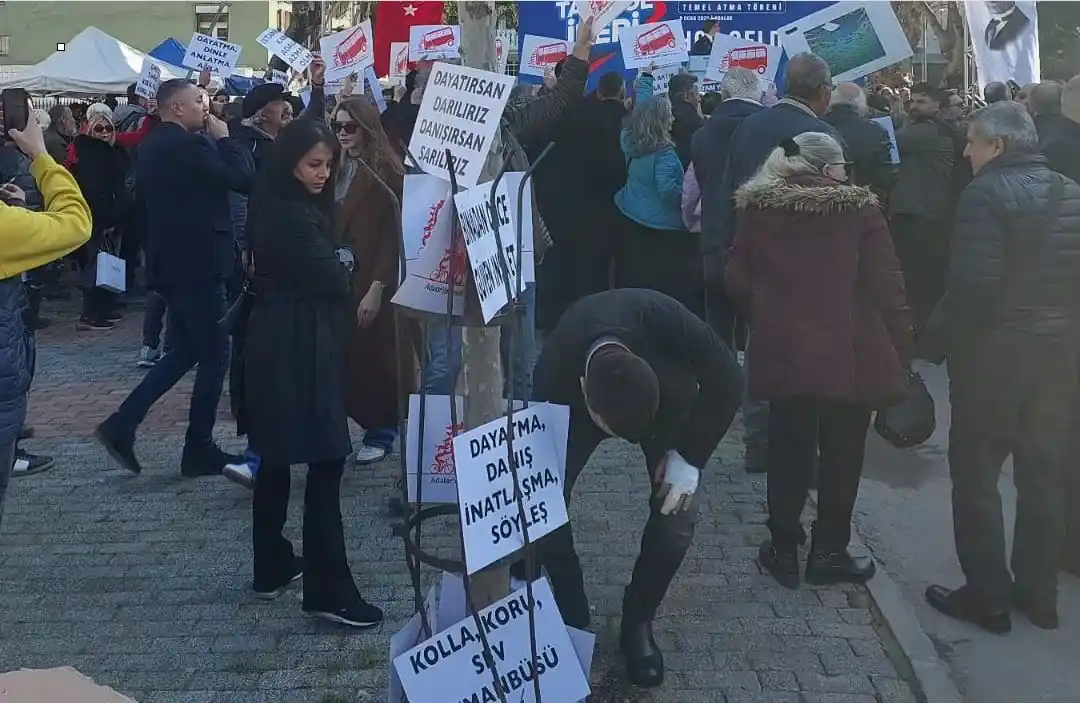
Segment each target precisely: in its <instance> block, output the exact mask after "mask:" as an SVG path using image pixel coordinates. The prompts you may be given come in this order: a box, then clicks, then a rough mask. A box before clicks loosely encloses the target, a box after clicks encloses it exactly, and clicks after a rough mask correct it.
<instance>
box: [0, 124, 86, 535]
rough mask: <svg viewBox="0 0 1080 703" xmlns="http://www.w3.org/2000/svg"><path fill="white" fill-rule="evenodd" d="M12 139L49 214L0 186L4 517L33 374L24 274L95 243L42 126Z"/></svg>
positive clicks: (0, 498)
mask: <svg viewBox="0 0 1080 703" xmlns="http://www.w3.org/2000/svg"><path fill="white" fill-rule="evenodd" d="M2 136H3V134H2V133H0V137H2ZM7 136H8V137H9V138H10V139H11V140H12V141H14V142H15V144H16V145H17V146H18V147H19V149H21V150H22V151H23V153H25V154H26V155H27V156H28V157H30V159H31V165H30V173H31V175H33V177H34V181H36V182H37V185H38V189H39V190H40V191H41V195H42V199H43V201H44V211H43V212H31V211H29V210H27V209H25V208H23V207H20V205H21V204H22V203H23V202H24V201H25V197H26V195H25V193H23V191H22V189H20V188H19V187H18V186H16V185H14V184H12V183H4V184H2V185H0V518H2V517H3V510H4V494H5V493H7V484H8V481H9V480H10V478H11V469H12V466H13V464H14V455H15V442H16V440H18V438H19V430H20V429H21V428H22V424H23V420H24V419H25V416H26V393H27V391H28V390H29V389H30V379H31V377H32V376H33V371H34V340H33V337H32V336H31V335H30V333H29V332H27V330H26V328H25V327H24V326H23V318H22V312H23V308H24V307H25V305H26V300H25V297H24V295H23V284H22V274H23V273H24V272H26V271H29V270H30V269H33V268H37V267H38V266H42V265H44V264H47V263H49V262H50V261H54V260H56V259H59V258H60V257H61V256H64V255H65V254H69V253H70V252H72V251H74V250H75V249H77V248H78V247H80V246H82V245H83V244H84V243H85V242H86V240H88V239H89V238H90V207H89V206H88V205H87V204H86V200H85V199H83V196H82V193H80V192H79V187H78V186H77V185H76V184H75V179H74V178H73V177H72V176H71V174H70V173H68V171H67V169H65V168H64V167H63V166H60V165H58V164H57V163H56V162H55V161H53V159H52V157H51V156H49V154H48V152H47V151H46V150H45V139H44V137H43V136H42V134H41V126H40V125H38V123H37V121H36V120H30V122H29V124H27V126H26V129H25V130H23V131H21V132H19V131H17V130H11V132H10V133H9V134H8V135H7ZM0 148H5V147H0Z"/></svg>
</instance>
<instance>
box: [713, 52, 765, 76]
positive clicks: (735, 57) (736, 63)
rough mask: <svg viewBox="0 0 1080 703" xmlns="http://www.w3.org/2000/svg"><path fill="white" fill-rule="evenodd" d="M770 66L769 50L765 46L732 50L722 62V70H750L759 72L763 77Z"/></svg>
mask: <svg viewBox="0 0 1080 703" xmlns="http://www.w3.org/2000/svg"><path fill="white" fill-rule="evenodd" d="M768 66H769V50H768V49H767V48H766V47H764V46H749V47H747V48H745V49H732V50H731V51H729V52H727V54H726V55H725V56H724V58H723V59H722V60H721V61H720V70H721V71H726V70H728V69H729V68H735V67H738V68H748V69H750V70H751V71H757V72H758V73H760V74H761V75H763V76H764V75H765V71H766V69H767V68H768Z"/></svg>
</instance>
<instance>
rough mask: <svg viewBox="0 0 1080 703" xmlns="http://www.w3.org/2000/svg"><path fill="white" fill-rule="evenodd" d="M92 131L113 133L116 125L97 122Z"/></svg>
mask: <svg viewBox="0 0 1080 703" xmlns="http://www.w3.org/2000/svg"><path fill="white" fill-rule="evenodd" d="M90 131H91V132H93V133H94V134H112V133H113V132H115V131H116V127H113V126H112V125H111V124H96V125H94V126H93V127H92V128H91V130H90Z"/></svg>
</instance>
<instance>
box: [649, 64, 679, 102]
mask: <svg viewBox="0 0 1080 703" xmlns="http://www.w3.org/2000/svg"><path fill="white" fill-rule="evenodd" d="M681 70H682V66H680V65H679V64H674V65H672V66H664V67H662V68H657V69H654V70H653V73H652V77H653V95H667V92H668V84H669V83H671V77H672V76H675V75H678V73H679V71H681Z"/></svg>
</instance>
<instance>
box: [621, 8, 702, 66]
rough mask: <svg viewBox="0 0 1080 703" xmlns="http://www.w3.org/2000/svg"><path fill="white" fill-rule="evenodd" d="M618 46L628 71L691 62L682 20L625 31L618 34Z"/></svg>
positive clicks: (645, 25) (643, 25)
mask: <svg viewBox="0 0 1080 703" xmlns="http://www.w3.org/2000/svg"><path fill="white" fill-rule="evenodd" d="M619 44H620V46H621V47H622V55H623V64H624V65H625V66H626V67H627V68H646V67H648V66H649V65H655V66H656V67H658V68H659V67H660V66H671V65H672V64H678V63H686V62H687V61H689V60H690V53H689V51H688V50H687V47H686V33H685V32H684V31H683V26H682V20H669V21H667V22H656V23H653V24H642V25H638V26H636V27H625V28H623V29H622V30H621V31H620V32H619Z"/></svg>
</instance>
